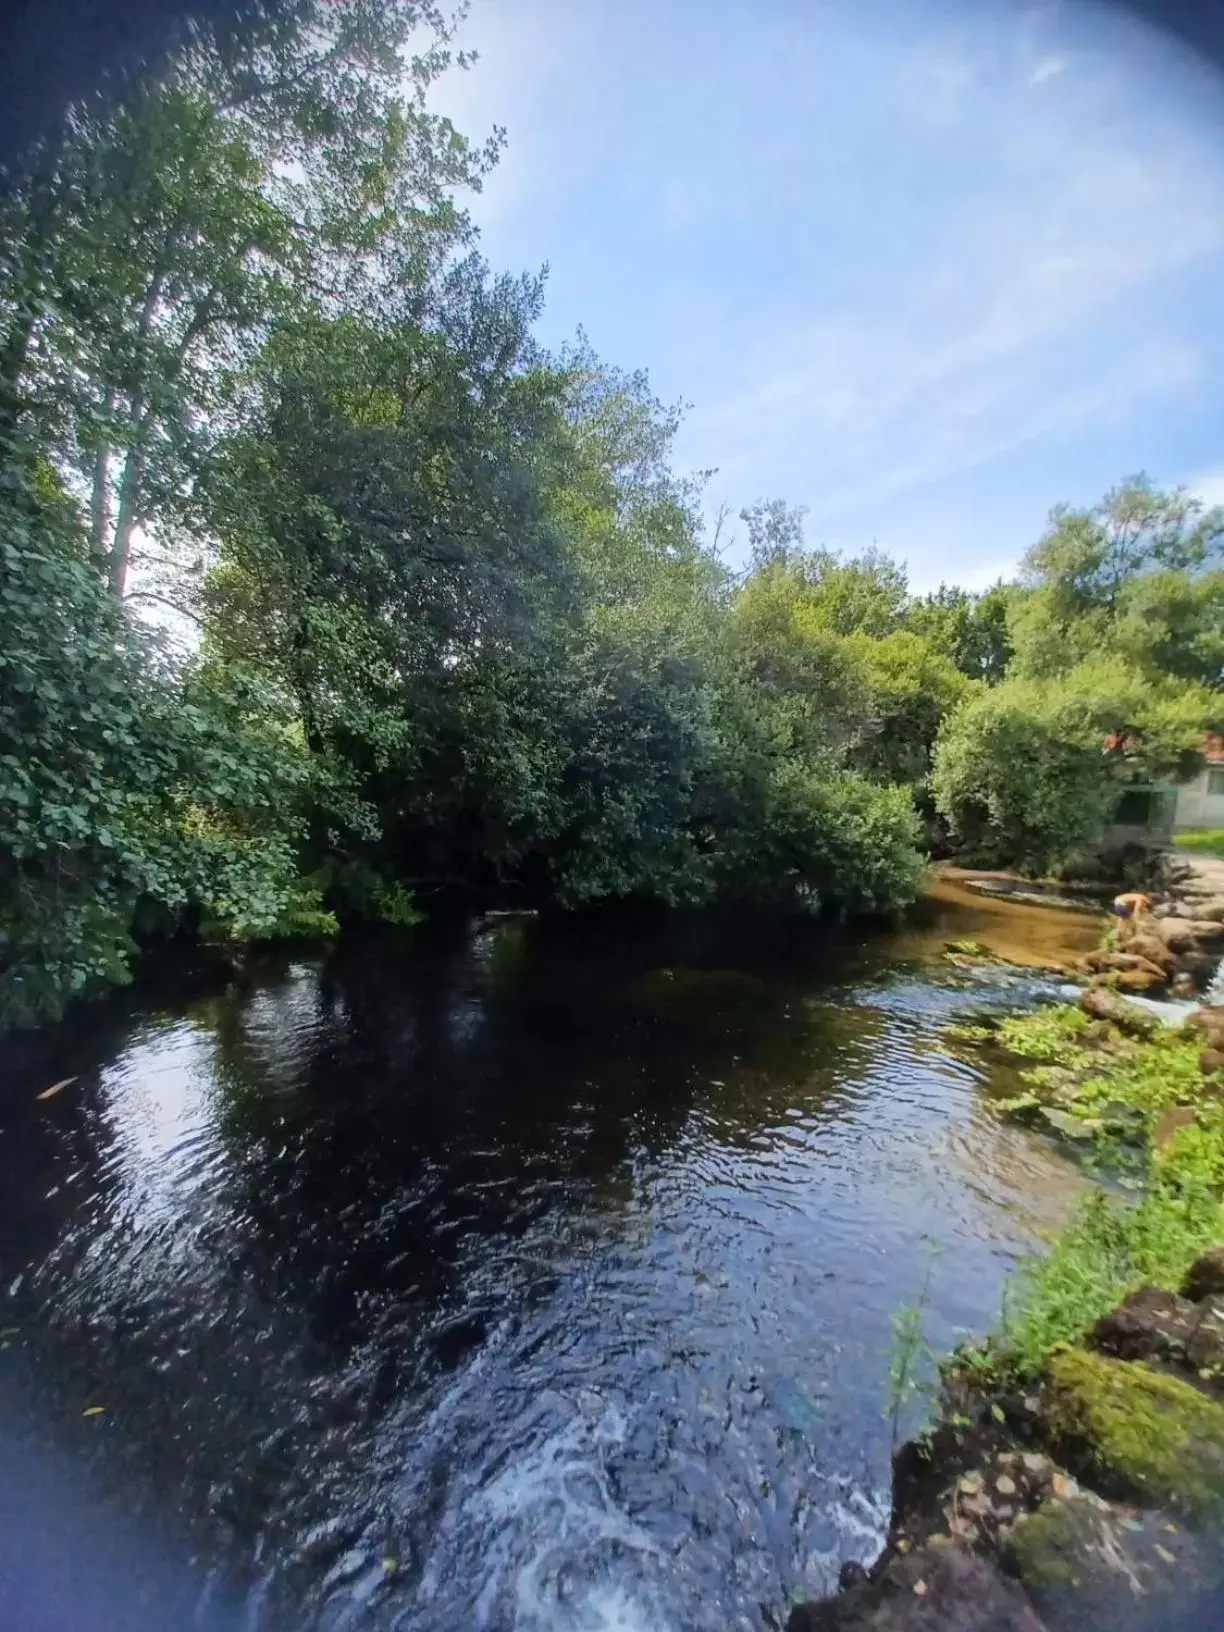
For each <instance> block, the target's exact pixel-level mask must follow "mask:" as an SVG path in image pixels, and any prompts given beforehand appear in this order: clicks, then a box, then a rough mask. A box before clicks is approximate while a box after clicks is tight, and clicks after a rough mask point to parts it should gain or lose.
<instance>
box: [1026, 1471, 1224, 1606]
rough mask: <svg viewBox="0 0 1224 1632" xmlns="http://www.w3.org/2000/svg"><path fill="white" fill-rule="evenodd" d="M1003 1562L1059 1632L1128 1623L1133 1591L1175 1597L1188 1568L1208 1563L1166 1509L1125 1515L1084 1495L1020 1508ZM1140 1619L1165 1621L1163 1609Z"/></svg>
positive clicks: (1183, 1584)
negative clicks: (1023, 1511)
mask: <svg viewBox="0 0 1224 1632" xmlns="http://www.w3.org/2000/svg"><path fill="white" fill-rule="evenodd" d="M1174 1535H1176V1536H1177V1540H1176V1541H1175V1542H1174V1541H1172V1540H1171V1537H1173V1536H1174ZM1003 1563H1004V1565H1005V1567H1006V1568H1007V1569H1008V1570H1009V1571H1010V1573H1012V1574H1013V1575H1015V1576H1016V1578H1017V1579H1018V1580H1019V1581H1020V1583H1021V1584H1022V1585H1023V1587H1024V1588H1025V1590H1026V1592H1027V1593H1028V1596H1029V1598H1030V1599H1031V1601H1032V1603H1033V1606H1034V1608H1035V1609H1036V1610H1037V1612H1038V1613H1039V1614H1040V1616H1041V1618H1042V1620H1043V1622H1044V1623H1045V1624H1046V1625H1047V1626H1049V1627H1051V1628H1053V1629H1059V1632H1061V1629H1062V1628H1063V1627H1066V1628H1067V1629H1068V1632H1072V1629H1079V1628H1082V1627H1084V1626H1085V1625H1089V1626H1092V1627H1107V1626H1113V1625H1118V1624H1121V1625H1124V1626H1134V1624H1135V1621H1134V1606H1135V1603H1136V1600H1137V1599H1152V1600H1155V1601H1156V1602H1159V1601H1160V1599H1161V1598H1162V1597H1164V1596H1165V1595H1166V1594H1168V1595H1172V1594H1174V1593H1176V1594H1177V1595H1178V1597H1179V1599H1180V1598H1182V1597H1184V1595H1185V1589H1186V1578H1187V1573H1188V1572H1193V1574H1195V1575H1198V1574H1200V1572H1201V1573H1207V1571H1208V1570H1209V1569H1210V1568H1211V1566H1210V1563H1209V1554H1208V1552H1207V1550H1206V1549H1204V1548H1202V1547H1201V1546H1200V1544H1198V1543H1196V1542H1194V1541H1193V1540H1192V1539H1191V1538H1189V1537H1186V1536H1184V1535H1183V1534H1182V1533H1181V1532H1179V1531H1178V1530H1177V1528H1176V1527H1175V1526H1173V1525H1171V1524H1170V1522H1169V1516H1168V1514H1167V1513H1163V1512H1160V1511H1155V1512H1148V1513H1142V1514H1137V1515H1135V1516H1134V1517H1131V1516H1130V1515H1129V1514H1128V1515H1123V1514H1119V1513H1117V1512H1115V1511H1113V1510H1111V1509H1110V1508H1109V1506H1108V1505H1107V1504H1104V1503H1099V1502H1093V1501H1091V1500H1090V1499H1088V1498H1087V1497H1085V1496H1077V1497H1074V1498H1072V1499H1071V1500H1070V1501H1065V1502H1043V1503H1042V1504H1041V1505H1040V1506H1039V1507H1038V1508H1036V1509H1035V1510H1034V1511H1033V1512H1032V1513H1029V1514H1021V1515H1020V1517H1019V1519H1018V1520H1017V1522H1016V1525H1015V1528H1014V1529H1013V1530H1012V1532H1011V1534H1010V1535H1009V1536H1008V1537H1007V1539H1006V1542H1005V1544H1004V1549H1003ZM1170 1607H1171V1606H1170ZM1178 1607H1179V1608H1180V1604H1179V1606H1178ZM1143 1624H1144V1625H1150V1627H1151V1628H1153V1629H1154V1628H1155V1627H1157V1626H1163V1625H1167V1624H1169V1617H1168V1614H1167V1610H1166V1612H1165V1614H1163V1615H1158V1616H1152V1617H1150V1619H1145V1621H1144V1622H1143ZM1177 1624H1187V1625H1190V1624H1194V1623H1192V1622H1186V1623H1181V1622H1180V1621H1179V1622H1178V1623H1177Z"/></svg>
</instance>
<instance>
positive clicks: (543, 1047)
mask: <svg viewBox="0 0 1224 1632" xmlns="http://www.w3.org/2000/svg"><path fill="white" fill-rule="evenodd" d="M973 910H974V911H976V912H977V914H978V918H979V919H983V918H984V920H988V921H989V924H994V925H995V926H996V927H997V924H998V923H999V922H1002V923H1004V924H1005V925H1006V924H1011V925H1012V927H1013V929H1014V928H1015V925H1016V924H1018V923H1020V922H1021V920H1020V919H1017V918H1016V917H1015V916H1014V915H1015V914H1016V913H1018V912H1020V913H1022V912H1023V909H1018V908H1015V907H1008V906H991V907H988V908H975V909H973ZM1029 910H1030V913H1031V912H1032V910H1033V909H1029ZM969 913H970V909H969V908H968V907H966V906H964V905H963V904H962V905H956V904H954V903H950V902H945V903H943V904H942V905H939V904H936V905H934V906H931V905H928V909H927V918H928V923H927V925H926V927H925V928H919V929H910V930H908V931H907V932H905V933H903V934H900V935H893V936H887V935H882V934H878V933H877V934H874V935H869V934H866V933H863V932H857V933H856V932H842V933H834V932H831V931H829V930H827V929H822V928H821V927H819V926H816V925H813V924H810V923H788V922H785V921H780V920H773V921H764V920H760V919H757V920H753V921H747V922H745V921H743V920H732V919H725V918H724V919H715V918H708V917H692V918H687V917H673V918H670V919H654V920H650V921H649V922H647V923H632V924H630V923H628V922H627V921H617V922H615V923H614V922H612V921H604V922H602V923H599V922H596V923H580V922H577V921H574V922H568V923H562V924H550V923H545V922H543V921H538V920H533V919H530V918H518V917H490V918H485V919H481V920H478V921H476V922H473V923H470V924H468V925H465V926H463V927H462V928H452V929H439V930H432V931H428V932H422V933H419V934H417V935H416V936H414V937H406V938H403V939H394V938H391V939H385V940H382V939H380V940H377V941H369V942H365V943H362V944H359V945H355V946H352V947H348V948H345V949H343V950H342V951H341V952H339V953H337V954H336V955H335V956H333V957H332V958H330V959H326V960H325V959H319V960H301V959H296V960H294V959H287V958H285V959H279V960H270V961H255V962H252V963H251V965H250V966H249V968H248V969H247V970H246V971H245V972H244V973H243V974H242V975H241V976H240V977H238V978H230V979H228V980H221V979H219V978H217V977H215V976H214V977H209V976H206V975H201V976H199V977H198V978H197V979H196V980H195V981H194V983H193V984H191V985H190V986H189V987H188V988H187V989H185V990H184V989H180V988H179V987H175V988H174V989H172V990H168V991H167V992H166V993H164V994H163V995H161V996H160V997H156V998H150V997H147V996H146V997H145V998H144V999H140V998H136V997H132V998H129V999H128V1000H127V1002H126V1003H125V1005H124V1006H123V1007H122V1008H121V1009H116V1010H112V1011H109V1012H108V1014H107V1015H106V1017H104V1018H101V1019H96V1020H90V1021H89V1022H88V1024H85V1025H81V1024H78V1025H77V1026H76V1027H75V1028H74V1029H73V1030H72V1031H71V1032H70V1033H66V1034H64V1035H63V1036H62V1037H60V1038H59V1039H57V1040H55V1042H54V1043H53V1045H51V1047H50V1049H49V1050H43V1051H42V1052H41V1053H38V1052H37V1051H35V1053H33V1054H31V1053H29V1051H27V1052H26V1053H25V1055H23V1056H22V1057H19V1058H17V1057H15V1058H14V1059H13V1060H12V1061H11V1062H10V1068H9V1069H8V1071H7V1072H6V1074H5V1080H4V1086H3V1090H2V1092H0V1129H2V1130H3V1132H2V1136H0V1164H3V1169H2V1171H3V1176H4V1181H5V1182H4V1184H3V1187H2V1193H0V1326H3V1327H4V1328H5V1331H6V1334H7V1335H6V1337H5V1341H6V1343H7V1349H6V1350H5V1352H4V1353H3V1354H0V1379H2V1380H4V1382H5V1385H6V1387H7V1389H8V1393H7V1398H8V1400H9V1402H10V1405H11V1407H12V1409H13V1410H14V1411H17V1412H19V1413H20V1415H21V1419H22V1423H23V1426H24V1429H25V1432H26V1435H27V1442H28V1443H34V1444H40V1443H42V1441H43V1440H44V1439H45V1440H46V1442H47V1443H48V1444H52V1443H53V1444H54V1445H56V1446H57V1447H58V1454H61V1455H62V1456H63V1458H64V1459H65V1461H64V1465H65V1466H66V1467H69V1468H71V1469H79V1470H80V1476H81V1479H82V1481H84V1482H85V1484H87V1485H88V1488H89V1490H90V1491H91V1492H93V1493H95V1494H94V1495H91V1498H90V1499H91V1501H92V1500H94V1499H95V1498H96V1500H97V1501H98V1503H100V1504H101V1508H102V1509H104V1510H105V1511H106V1512H108V1513H111V1514H114V1515H122V1516H123V1517H124V1519H125V1521H126V1522H127V1523H129V1524H133V1523H134V1524H136V1525H137V1527H138V1528H139V1527H141V1526H146V1527H153V1526H160V1527H162V1528H163V1529H164V1531H165V1534H166V1535H167V1536H168V1537H170V1538H172V1539H170V1540H167V1541H165V1542H164V1544H163V1545H162V1555H161V1556H162V1557H163V1558H164V1557H166V1556H172V1557H175V1558H177V1554H175V1553H174V1548H176V1547H181V1549H182V1569H181V1572H180V1580H181V1583H189V1584H190V1590H191V1592H192V1593H193V1594H194V1595H195V1596H196V1597H198V1596H199V1595H200V1593H201V1592H203V1594H204V1600H203V1601H205V1602H211V1603H213V1604H214V1605H217V1604H224V1605H226V1606H227V1614H229V1613H234V1614H235V1615H236V1617H237V1618H236V1622H235V1623H234V1624H237V1625H240V1626H242V1627H245V1628H250V1629H252V1632H262V1629H264V1628H268V1629H272V1628H282V1627H292V1628H329V1629H330V1628H341V1627H343V1628H353V1629H357V1628H361V1629H366V1628H384V1627H385V1628H396V1629H403V1632H409V1629H412V1632H415V1629H435V1628H437V1629H441V1628H452V1627H453V1628H471V1629H480V1628H489V1629H492V1628H496V1629H510V1628H514V1629H518V1632H532V1629H536V1628H574V1629H581V1628H588V1627H589V1628H613V1627H618V1628H622V1627H623V1628H632V1629H636V1632H656V1629H657V1632H680V1629H685V1632H688V1629H705V1628H710V1629H711V1632H712V1629H714V1628H718V1629H720V1632H723V1629H726V1628H733V1627H754V1628H755V1627H761V1626H766V1625H769V1624H771V1623H770V1620H769V1616H770V1615H771V1614H782V1613H784V1611H785V1606H786V1604H787V1603H788V1602H789V1601H790V1599H791V1598H792V1596H793V1595H794V1593H795V1592H796V1591H797V1590H800V1589H802V1590H805V1591H806V1592H808V1593H809V1594H813V1593H817V1592H819V1591H821V1590H822V1589H828V1588H830V1587H831V1586H832V1584H833V1582H834V1581H835V1577H836V1572H837V1567H838V1564H839V1562H840V1561H841V1560H842V1559H844V1558H848V1557H860V1558H866V1557H869V1556H870V1555H871V1554H872V1553H873V1552H874V1551H875V1550H876V1548H877V1546H878V1542H879V1539H880V1535H881V1530H882V1526H883V1523H884V1520H885V1515H886V1510H887V1477H888V1454H889V1439H890V1432H891V1430H890V1427H889V1424H888V1422H887V1421H886V1420H885V1417H884V1409H885V1397H886V1387H887V1384H886V1378H887V1368H888V1358H889V1347H890V1328H889V1319H890V1315H891V1314H892V1313H893V1311H894V1310H895V1309H896V1308H897V1306H898V1305H900V1304H902V1303H905V1302H912V1301H913V1300H914V1299H915V1297H916V1296H917V1294H918V1292H919V1290H920V1288H921V1286H922V1284H923V1281H924V1278H925V1277H926V1275H927V1274H928V1269H930V1275H931V1285H930V1308H929V1317H928V1335H929V1338H930V1340H931V1342H932V1344H933V1345H934V1346H935V1347H936V1348H937V1349H938V1348H941V1347H946V1346H947V1345H949V1344H950V1343H951V1342H953V1341H954V1340H955V1338H956V1335H957V1333H958V1330H962V1329H966V1328H970V1329H973V1328H977V1329H980V1328H981V1327H982V1326H984V1325H985V1324H987V1323H988V1322H989V1321H990V1319H991V1318H992V1317H993V1315H994V1313H995V1311H996V1310H997V1307H998V1300H999V1293H1000V1287H1001V1283H1002V1280H1003V1277H1004V1275H1005V1273H1006V1271H1007V1269H1008V1267H1009V1265H1010V1264H1012V1263H1013V1262H1014V1259H1015V1256H1016V1254H1017V1253H1018V1252H1019V1251H1022V1250H1023V1249H1024V1248H1025V1247H1027V1246H1029V1245H1030V1244H1031V1243H1032V1240H1033V1231H1034V1229H1035V1228H1037V1227H1040V1226H1041V1225H1043V1224H1047V1223H1049V1222H1052V1221H1054V1220H1056V1219H1058V1218H1060V1217H1061V1216H1062V1215H1063V1213H1064V1211H1065V1208H1066V1206H1067V1203H1068V1200H1069V1197H1070V1195H1071V1194H1072V1192H1073V1189H1074V1184H1075V1181H1074V1178H1073V1176H1072V1175H1071V1173H1070V1172H1069V1170H1068V1169H1067V1168H1066V1166H1065V1165H1064V1163H1063V1162H1062V1161H1061V1160H1060V1159H1059V1158H1058V1157H1057V1156H1056V1155H1055V1154H1054V1153H1053V1152H1052V1151H1051V1150H1050V1149H1049V1148H1048V1147H1046V1146H1045V1145H1043V1144H1042V1143H1040V1142H1039V1141H1036V1140H1035V1139H1033V1138H1031V1137H1030V1136H1029V1135H1026V1134H1024V1133H1021V1132H1019V1131H1017V1130H1014V1129H1009V1128H1006V1127H1004V1126H1002V1125H1001V1124H1000V1123H999V1122H998V1121H997V1120H996V1119H995V1117H994V1116H993V1114H992V1112H991V1110H990V1102H989V1092H988V1091H984V1087H983V1083H982V1081H981V1071H980V1067H978V1066H976V1065H975V1064H974V1063H973V1061H972V1060H971V1059H970V1058H969V1057H967V1056H964V1055H963V1052H962V1055H961V1057H958V1056H957V1055H956V1054H955V1053H952V1052H950V1051H949V1049H948V1046H947V1044H946V1042H945V1041H944V1039H943V1032H944V1029H945V1027H946V1026H947V1025H948V1023H949V1022H950V1021H951V1020H953V1019H955V1018H959V1017H962V1016H964V1015H966V1014H970V1013H973V1012H979V1011H981V1010H983V1009H989V1008H991V1007H998V1006H1000V1005H1007V1006H1015V1005H1016V1004H1018V1003H1023V1002H1027V1001H1030V1000H1032V999H1033V998H1034V997H1036V996H1039V995H1041V994H1042V993H1043V992H1048V991H1050V990H1051V989H1052V983H1053V979H1054V977H1049V976H1045V977H1043V976H1041V975H1040V974H1036V973H1034V974H1031V975H1029V974H1018V973H1017V972H1016V971H1015V970H1010V971H1003V970H999V971H997V972H986V973H983V972H981V971H977V972H974V971H968V970H964V969H959V968H957V967H955V966H953V965H952V964H950V963H948V962H947V961H946V960H942V959H940V958H939V956H938V952H937V948H938V946H939V945H940V943H941V940H942V939H947V938H951V937H954V936H957V935H962V934H965V933H971V934H973V933H980V932H981V924H980V923H978V922H976V921H970V917H969ZM1009 914H1011V915H1012V916H1011V917H1009V916H1008V915H1009ZM1050 916H1052V915H1050V914H1046V915H1045V917H1046V918H1047V919H1048V918H1049V917H1050ZM932 918H933V920H934V921H931V920H932ZM988 927H989V925H988ZM1095 932H1096V931H1095V925H1093V924H1091V923H1090V922H1089V921H1088V920H1084V921H1082V922H1081V921H1080V920H1078V919H1076V920H1071V919H1067V920H1066V921H1065V923H1064V924H1063V925H1062V927H1061V929H1060V931H1059V932H1058V933H1060V934H1061V935H1062V936H1063V938H1064V939H1065V940H1066V939H1069V940H1071V941H1075V940H1076V938H1077V937H1078V940H1079V943H1080V944H1083V943H1084V942H1085V941H1087V940H1091V939H1093V938H1094V937H1095ZM1017 933H1018V932H1017ZM1049 933H1050V931H1049V930H1048V927H1047V928H1045V929H1043V934H1049ZM51 1073H54V1076H55V1077H56V1078H58V1077H62V1076H68V1075H73V1074H75V1075H76V1076H77V1081H76V1082H74V1083H73V1084H71V1085H70V1086H69V1087H68V1088H65V1089H64V1090H62V1091H61V1092H60V1093H58V1094H56V1095H55V1096H53V1097H52V1098H50V1099H47V1100H39V1099H37V1098H36V1094H37V1093H38V1091H39V1090H40V1089H41V1088H43V1087H44V1086H45V1085H46V1084H47V1083H48V1082H50V1081H51V1080H52V1075H51ZM987 1087H988V1085H987ZM931 1242H936V1243H938V1246H939V1248H940V1250H939V1252H938V1255H937V1256H936V1257H935V1259H934V1260H933V1268H931V1267H930V1266H931V1264H932V1259H931V1252H930V1243H931ZM4 1366H7V1368H8V1369H7V1371H6V1370H4V1369H3V1367H4ZM95 1405H101V1406H102V1407H103V1409H102V1410H101V1411H99V1412H95V1413H94V1414H93V1415H91V1416H89V1417H85V1416H83V1415H82V1413H83V1412H85V1411H86V1410H87V1409H89V1408H90V1407H91V1406H95ZM85 1484H83V1486H82V1488H85ZM166 1549H169V1554H167V1551H166ZM194 1601H195V1600H194V1598H193V1602H194Z"/></svg>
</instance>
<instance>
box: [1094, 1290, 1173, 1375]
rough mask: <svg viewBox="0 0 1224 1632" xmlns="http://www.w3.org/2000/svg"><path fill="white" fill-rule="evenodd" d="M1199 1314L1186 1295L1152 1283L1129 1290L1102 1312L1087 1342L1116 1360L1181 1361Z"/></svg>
mask: <svg viewBox="0 0 1224 1632" xmlns="http://www.w3.org/2000/svg"><path fill="white" fill-rule="evenodd" d="M1197 1319H1198V1313H1197V1310H1196V1308H1195V1306H1194V1304H1193V1303H1191V1302H1190V1301H1189V1299H1188V1298H1179V1297H1178V1295H1177V1293H1176V1292H1163V1291H1161V1290H1160V1289H1159V1288H1158V1287H1155V1286H1145V1287H1141V1288H1140V1290H1139V1291H1138V1292H1132V1293H1131V1295H1130V1296H1129V1297H1128V1298H1125V1299H1124V1300H1123V1301H1122V1303H1121V1304H1119V1306H1118V1307H1117V1308H1116V1309H1113V1310H1111V1311H1110V1312H1109V1314H1107V1315H1102V1316H1101V1318H1100V1320H1098V1321H1097V1323H1096V1325H1095V1326H1094V1327H1093V1328H1092V1333H1091V1336H1090V1337H1089V1339H1088V1341H1089V1343H1090V1344H1091V1345H1092V1347H1093V1348H1094V1349H1097V1350H1099V1351H1100V1352H1101V1353H1102V1354H1110V1355H1113V1356H1114V1357H1115V1358H1116V1359H1118V1360H1148V1359H1152V1358H1154V1357H1155V1358H1158V1359H1162V1360H1178V1361H1184V1359H1185V1355H1186V1341H1187V1339H1188V1338H1189V1336H1190V1334H1191V1333H1192V1332H1193V1330H1194V1327H1195V1323H1196V1321H1197Z"/></svg>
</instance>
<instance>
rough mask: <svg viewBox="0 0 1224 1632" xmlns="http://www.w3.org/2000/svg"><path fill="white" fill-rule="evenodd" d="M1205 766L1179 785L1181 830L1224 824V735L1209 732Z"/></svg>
mask: <svg viewBox="0 0 1224 1632" xmlns="http://www.w3.org/2000/svg"><path fill="white" fill-rule="evenodd" d="M1203 758H1204V760H1205V761H1206V763H1205V764H1204V766H1203V768H1202V770H1201V771H1200V772H1199V773H1198V775H1197V776H1196V777H1194V778H1193V779H1192V780H1191V781H1189V782H1182V783H1181V784H1180V785H1179V786H1178V789H1177V809H1176V813H1175V816H1174V820H1173V826H1174V829H1175V830H1176V831H1177V832H1178V833H1182V832H1185V830H1186V829H1187V828H1191V827H1224V736H1219V735H1212V736H1209V737H1208V738H1207V740H1206V742H1205V743H1204V744H1203Z"/></svg>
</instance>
